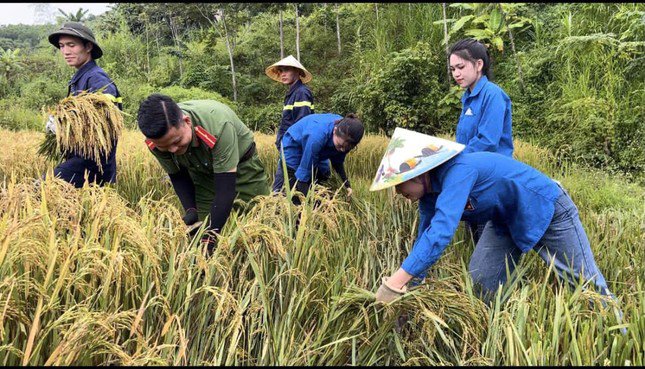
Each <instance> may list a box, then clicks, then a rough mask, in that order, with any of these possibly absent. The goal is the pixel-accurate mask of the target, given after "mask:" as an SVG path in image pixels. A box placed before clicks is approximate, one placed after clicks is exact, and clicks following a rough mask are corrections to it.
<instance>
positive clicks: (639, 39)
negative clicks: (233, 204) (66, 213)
mask: <svg viewBox="0 0 645 369" xmlns="http://www.w3.org/2000/svg"><path fill="white" fill-rule="evenodd" d="M218 10H221V11H222V12H220V13H219V14H220V15H222V14H223V17H220V20H219V21H216V20H215V17H214V14H215V13H216V12H217V11H218ZM443 10H444V9H443V8H442V4H441V3H431V4H420V3H418V4H406V3H398V4H396V3H391V4H374V3H358V4H352V3H348V4H333V3H308V4H300V5H299V8H298V25H299V46H300V50H299V52H300V60H301V62H302V63H303V64H304V65H305V67H306V68H307V69H308V70H309V71H311V72H312V73H313V75H314V79H313V80H312V81H311V82H310V86H311V88H312V90H313V92H314V98H315V105H316V110H317V111H318V112H324V111H332V112H336V113H339V114H346V113H349V112H357V113H358V114H359V115H360V116H361V117H362V118H363V119H364V122H365V123H366V125H367V127H368V129H369V131H371V132H379V131H381V132H385V133H391V132H392V129H393V128H394V127H395V126H404V127H409V128H412V129H417V130H419V131H423V132H426V133H431V134H450V133H452V132H454V128H455V126H456V123H457V117H458V113H459V108H460V101H459V96H460V95H461V91H460V90H459V89H458V88H455V87H454V86H455V84H454V82H453V81H452V79H451V78H450V77H449V76H448V73H447V70H446V63H445V60H446V58H445V48H446V43H445V38H446V35H445V34H444V22H443ZM445 11H446V29H447V31H448V35H447V36H448V43H452V42H454V41H456V40H458V39H461V38H463V37H476V38H478V39H480V40H481V41H482V42H484V43H486V44H487V45H489V49H490V51H491V55H492V58H493V74H494V77H495V78H494V81H495V82H496V83H498V84H499V85H500V86H501V87H502V88H503V89H504V90H505V91H506V92H507V93H508V95H509V96H510V97H511V100H512V103H513V129H514V135H515V136H516V137H518V138H522V139H525V140H527V141H531V142H534V143H536V144H538V145H540V146H544V147H548V148H549V149H550V151H552V152H554V153H555V154H556V155H557V156H558V157H559V158H560V159H571V160H575V161H580V162H584V163H586V164H588V165H591V166H595V167H598V168H602V169H605V170H619V171H622V172H626V173H629V174H631V175H633V176H635V177H640V178H641V179H642V178H643V173H644V172H645V149H644V148H643V147H645V145H643V144H642V143H643V142H645V104H644V102H645V62H644V60H645V59H644V56H643V51H645V41H644V40H645V5H643V4H638V3H624V4H533V3H530V4H518V3H515V4H485V3H473V4H471V3H460V4H451V5H449V6H447V7H446V9H445ZM280 17H282V25H283V34H284V39H283V44H284V55H285V56H286V55H289V54H292V55H294V56H296V55H297V53H298V50H297V49H296V12H295V4H292V3H290V4H285V3H282V4H274V3H264V4H244V3H236V4H231V3H226V4H218V3H209V4H196V3H192V4H182V3H176V4H173V3H171V4H133V3H120V4H116V5H115V6H114V7H113V9H112V10H111V11H109V12H107V13H106V14H104V15H101V16H98V17H96V18H93V19H91V20H89V21H88V22H87V24H88V25H89V26H90V27H92V29H93V30H94V32H95V34H96V36H97V38H98V40H99V42H100V45H101V47H102V48H103V50H104V52H105V53H104V56H103V58H102V59H100V60H99V61H98V63H99V65H100V66H102V67H103V68H104V69H105V70H106V71H107V72H108V74H109V75H110V76H111V77H112V78H113V79H114V80H115V81H116V83H117V86H118V87H119V89H120V91H121V92H122V94H123V96H124V107H125V111H126V113H128V114H129V116H128V117H127V122H126V123H127V125H128V126H130V127H133V126H134V125H135V121H134V119H135V117H136V111H137V109H138V104H139V102H140V101H141V100H142V99H143V98H145V97H146V96H147V94H149V93H151V92H156V91H161V92H165V93H168V94H170V95H171V96H173V97H177V98H179V99H182V98H216V99H218V100H221V101H225V102H227V103H229V102H231V101H233V100H236V101H234V103H231V105H232V106H233V107H234V109H235V110H236V111H237V112H238V113H239V114H240V116H241V117H242V118H243V120H244V121H245V122H246V123H247V124H248V125H249V126H250V127H252V128H253V129H255V130H259V131H263V132H267V133H268V132H272V130H273V129H275V128H276V125H277V124H278V122H279V116H280V112H281V110H280V104H281V103H282V99H283V97H284V93H285V87H284V86H282V85H280V84H279V83H275V82H273V81H272V80H270V79H269V78H267V77H266V75H265V74H264V68H266V67H267V66H268V65H270V64H271V63H273V62H275V61H277V60H279V59H280V28H279V24H280V21H279V20H280ZM60 21H62V19H60ZM224 22H225V23H226V29H224ZM56 27H57V26H56V25H46V26H24V25H20V26H3V27H0V47H2V54H1V55H0V71H1V73H0V105H1V106H0V108H1V109H0V126H2V127H4V128H9V129H22V128H32V129H40V128H41V126H42V118H41V117H40V111H41V108H42V107H43V106H47V105H51V104H52V103H54V102H55V101H57V100H59V99H60V98H61V97H63V96H64V94H65V93H66V88H65V83H64V81H67V80H69V78H70V77H71V75H72V74H73V70H71V69H70V68H69V67H68V66H66V65H65V63H64V62H63V61H62V60H61V59H62V58H60V55H58V54H57V52H56V50H55V49H54V48H53V47H52V46H51V45H49V44H48V43H47V41H46V35H47V34H48V33H49V32H51V30H53V29H56ZM337 27H338V29H339V31H340V32H339V33H340V45H339V44H338V42H337V34H336V29H337ZM511 35H512V36H511ZM227 40H228V45H229V46H230V49H231V52H232V59H233V66H234V69H235V88H234V87H233V83H232V76H231V69H232V68H231V62H230V59H229V53H228V48H227ZM339 49H340V51H339ZM451 86H453V87H451Z"/></svg>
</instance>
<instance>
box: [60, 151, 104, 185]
mask: <svg viewBox="0 0 645 369" xmlns="http://www.w3.org/2000/svg"><path fill="white" fill-rule="evenodd" d="M101 166H102V168H103V173H101V172H100V171H99V167H98V165H97V163H96V162H95V161H94V160H91V159H85V158H82V157H80V156H78V155H76V154H70V155H68V156H67V158H66V159H65V161H63V162H62V163H60V164H59V165H57V166H56V168H54V176H55V177H59V178H61V179H63V180H65V181H67V182H69V183H71V184H73V185H74V187H76V188H81V187H83V184H84V183H85V173H86V172H87V179H88V181H89V182H90V183H92V182H96V183H97V184H98V185H99V186H103V185H105V184H106V183H115V182H116V146H115V147H114V148H113V149H112V152H110V154H109V155H108V156H107V157H104V158H102V159H101Z"/></svg>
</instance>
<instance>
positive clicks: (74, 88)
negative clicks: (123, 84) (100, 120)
mask: <svg viewBox="0 0 645 369" xmlns="http://www.w3.org/2000/svg"><path fill="white" fill-rule="evenodd" d="M103 87H105V89H103V93H104V94H106V95H108V96H109V97H110V98H111V99H112V101H114V102H115V103H116V104H117V106H118V107H119V109H123V106H122V104H121V103H122V99H121V94H120V93H119V90H118V89H117V88H116V85H115V84H114V82H113V81H112V80H111V79H110V77H108V75H107V73H105V71H104V70H103V68H101V67H99V66H98V65H97V64H96V62H95V61H94V60H90V61H89V62H87V63H86V64H85V65H84V66H82V67H81V68H80V69H79V70H77V71H76V73H75V74H74V76H72V79H71V80H70V81H69V83H68V90H67V95H68V96H69V95H74V96H76V95H78V94H79V93H81V91H89V92H96V91H98V90H100V89H101V88H103Z"/></svg>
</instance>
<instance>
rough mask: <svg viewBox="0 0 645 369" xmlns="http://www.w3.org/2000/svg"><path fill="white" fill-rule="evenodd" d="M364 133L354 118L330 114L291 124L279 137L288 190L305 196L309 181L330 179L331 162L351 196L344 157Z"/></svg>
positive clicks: (309, 117)
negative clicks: (291, 188) (289, 188)
mask: <svg viewBox="0 0 645 369" xmlns="http://www.w3.org/2000/svg"><path fill="white" fill-rule="evenodd" d="M363 133H364V127H363V123H362V122H361V121H360V120H359V119H358V118H357V117H356V115H354V114H348V115H347V116H346V117H345V118H343V117H341V116H340V115H338V114H330V113H326V114H310V115H307V116H306V117H304V118H302V119H300V120H299V121H298V122H296V123H294V124H293V125H292V126H291V127H289V129H287V132H285V134H284V136H283V137H282V150H283V151H284V158H285V163H286V166H287V174H288V177H289V186H291V187H293V186H294V184H295V185H296V190H298V191H300V192H302V193H303V194H305V195H307V192H308V191H309V187H310V186H311V183H312V181H319V182H325V181H326V180H327V179H329V177H330V176H331V171H330V168H329V164H328V163H329V161H331V165H332V167H333V168H334V170H335V171H336V172H337V173H338V175H339V176H340V178H341V180H342V181H343V182H344V186H345V188H346V189H347V195H348V196H351V194H352V187H351V184H350V182H349V179H348V178H347V174H346V173H345V165H344V163H345V157H346V156H347V154H348V153H349V152H350V151H351V150H352V149H353V148H354V147H356V145H358V143H359V142H360V141H361V139H362V138H363ZM312 173H313V178H312ZM296 182H297V183H296ZM296 201H297V200H296Z"/></svg>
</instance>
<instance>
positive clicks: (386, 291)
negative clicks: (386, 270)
mask: <svg viewBox="0 0 645 369" xmlns="http://www.w3.org/2000/svg"><path fill="white" fill-rule="evenodd" d="M388 279H389V277H383V279H382V282H381V286H380V287H379V288H378V290H377V291H376V301H377V302H382V303H385V304H387V303H390V302H392V301H394V300H396V299H397V298H399V297H401V296H403V294H404V293H406V292H407V288H406V287H405V286H403V288H402V289H398V288H394V287H390V286H389V285H388V284H387V281H388Z"/></svg>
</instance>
